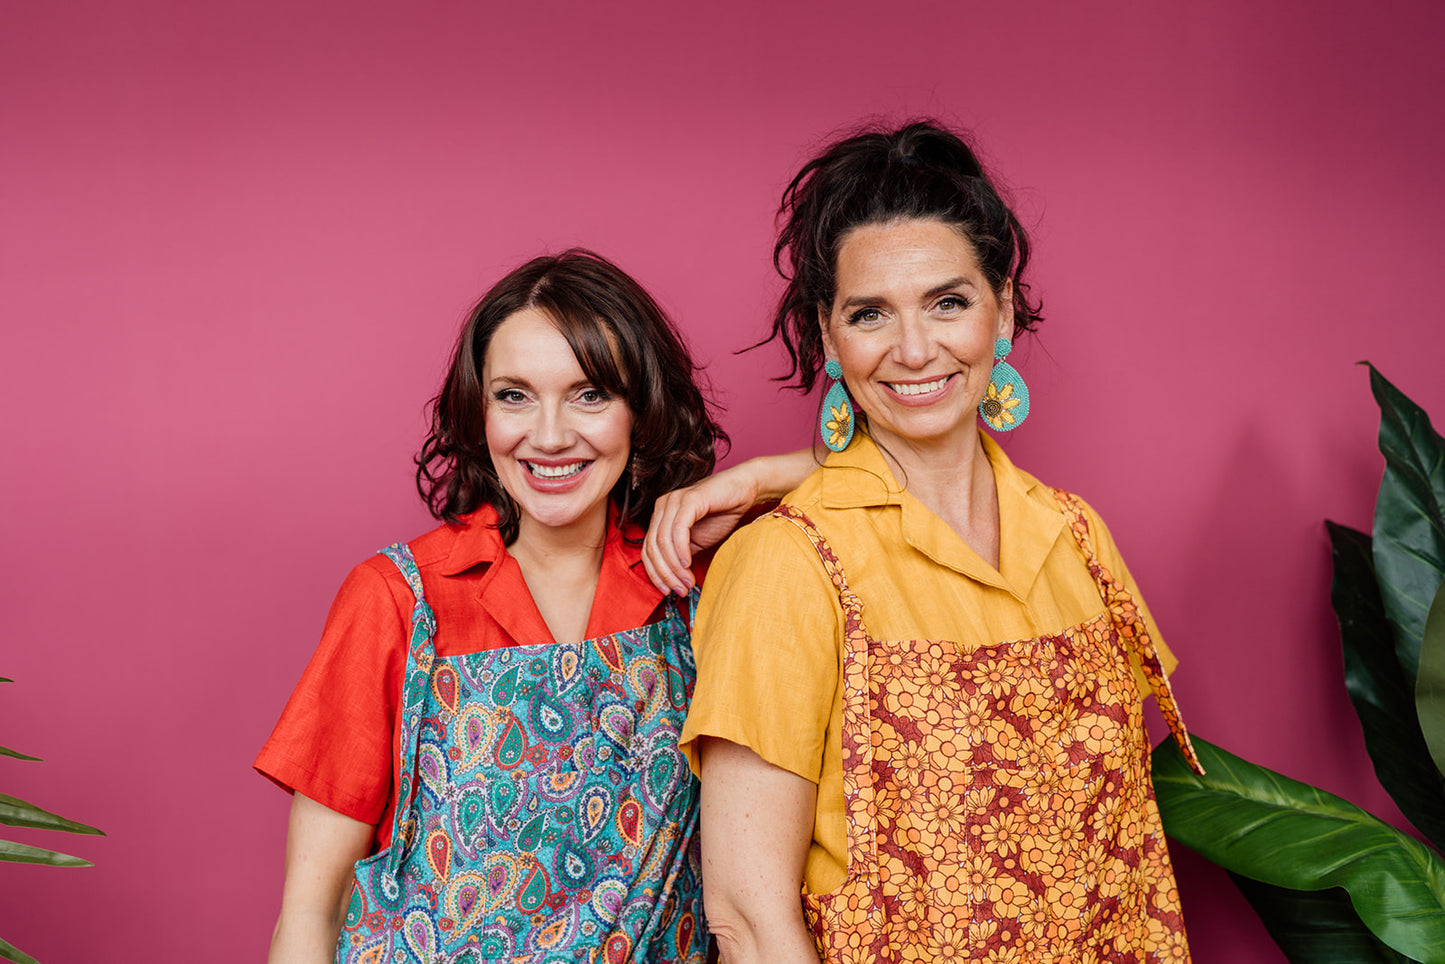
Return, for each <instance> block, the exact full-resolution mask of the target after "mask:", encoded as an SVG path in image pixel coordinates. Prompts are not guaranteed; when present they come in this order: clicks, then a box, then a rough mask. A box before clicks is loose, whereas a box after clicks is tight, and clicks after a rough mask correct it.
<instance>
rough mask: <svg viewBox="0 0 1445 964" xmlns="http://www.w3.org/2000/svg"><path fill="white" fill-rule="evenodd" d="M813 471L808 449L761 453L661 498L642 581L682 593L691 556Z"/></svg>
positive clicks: (687, 586) (687, 587)
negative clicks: (650, 581)
mask: <svg viewBox="0 0 1445 964" xmlns="http://www.w3.org/2000/svg"><path fill="white" fill-rule="evenodd" d="M816 467H817V463H816V462H815V461H814V459H813V453H812V451H811V450H808V449H801V450H799V451H797V452H789V453H787V454H785V455H765V456H761V457H759V458H755V459H749V460H747V461H746V462H742V463H739V464H738V465H735V466H733V467H732V468H728V469H724V470H723V471H721V472H718V473H716V474H714V475H710V476H708V477H707V478H705V479H703V480H702V481H701V482H696V483H694V484H692V485H689V486H686V487H684V488H681V489H674V490H673V491H671V492H669V493H667V494H666V495H664V496H662V498H660V499H658V500H657V505H656V506H655V507H654V508H653V510H652V524H651V525H649V526H648V528H647V538H646V539H645V540H644V541H643V544H642V564H643V566H644V568H646V570H647V576H648V578H649V579H651V580H652V582H653V585H655V586H657V588H658V589H661V590H662V591H663V592H674V593H677V594H678V595H680V596H681V595H686V594H687V592H688V591H689V590H690V589H692V587H693V583H694V579H693V575H692V560H693V556H694V555H695V554H696V553H699V552H702V551H703V550H705V549H711V548H712V547H713V546H716V545H717V544H718V543H720V542H722V541H723V540H724V539H726V538H727V537H728V535H729V534H731V533H732V531H733V530H734V529H736V528H737V526H738V523H739V522H740V521H741V520H742V518H743V516H744V515H746V514H747V512H748V510H749V509H751V508H753V506H755V505H758V504H759V503H763V502H776V501H777V500H778V499H781V498H782V497H783V496H784V495H786V494H787V493H788V492H790V491H792V490H793V489H795V488H797V487H798V485H799V484H800V483H801V482H802V481H803V479H805V478H807V477H808V473H809V472H811V471H812V470H813V469H814V468H816Z"/></svg>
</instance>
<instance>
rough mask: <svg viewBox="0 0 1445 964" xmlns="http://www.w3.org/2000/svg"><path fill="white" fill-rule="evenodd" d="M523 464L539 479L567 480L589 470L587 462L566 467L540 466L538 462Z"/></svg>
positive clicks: (573, 463)
mask: <svg viewBox="0 0 1445 964" xmlns="http://www.w3.org/2000/svg"><path fill="white" fill-rule="evenodd" d="M522 464H523V465H525V466H526V467H527V471H528V472H531V473H532V474H533V475H535V476H536V477H537V478H539V479H565V478H567V477H568V476H572V475H576V474H577V473H578V472H581V471H582V470H583V469H585V468H587V463H586V462H569V463H567V464H566V465H538V464H537V463H536V462H523V463H522Z"/></svg>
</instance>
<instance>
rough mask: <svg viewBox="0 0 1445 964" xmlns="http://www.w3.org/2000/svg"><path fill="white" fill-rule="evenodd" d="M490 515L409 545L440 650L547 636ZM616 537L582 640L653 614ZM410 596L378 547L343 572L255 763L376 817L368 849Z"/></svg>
mask: <svg viewBox="0 0 1445 964" xmlns="http://www.w3.org/2000/svg"><path fill="white" fill-rule="evenodd" d="M495 520H496V512H495V510H493V509H492V508H490V507H487V508H484V509H481V510H479V511H477V512H475V513H473V514H471V515H470V516H466V517H464V518H463V520H462V524H461V525H457V526H453V525H444V526H439V527H438V528H436V529H433V530H432V531H431V532H428V533H426V534H425V535H423V536H421V537H419V538H417V539H414V540H412V541H411V542H410V543H409V545H410V546H411V551H412V554H413V555H414V556H415V557H416V563H417V568H418V569H419V570H420V572H421V581H422V589H423V591H424V592H425V593H426V598H427V601H428V602H430V603H431V605H432V608H433V609H434V610H435V613H436V621H437V629H436V637H435V639H434V644H435V646H436V652H437V655H438V656H457V655H462V654H464V653H474V652H480V651H482V650H488V649H501V648H503V647H507V646H516V645H520V644H537V643H547V642H551V641H552V634H551V631H549V630H548V629H547V624H546V622H544V621H543V619H542V614H541V613H540V612H539V611H538V609H537V605H536V603H535V602H533V601H532V594H531V593H530V592H529V591H528V589H527V583H526V580H525V579H524V578H523V576H522V570H521V568H520V567H519V566H518V565H517V561H516V560H515V559H513V558H512V556H511V555H510V554H509V553H508V552H507V549H506V547H505V546H504V545H503V544H502V539H501V536H500V534H499V533H498V532H497V530H496V529H494V528H492V523H494V522H495ZM627 534H628V535H629V536H631V537H634V538H639V537H640V536H641V532H640V531H629V532H628V533H627ZM622 536H623V533H622V532H621V531H619V530H618V529H617V528H616V527H615V526H614V525H612V524H609V526H608V529H607V541H606V543H605V545H604V547H603V551H602V571H601V574H600V575H599V577H598V580H597V591H596V594H595V595H594V596H593V599H592V611H591V614H590V615H589V616H588V619H587V638H589V639H591V638H595V637H598V636H606V635H609V634H612V633H617V632H621V631H623V630H627V629H634V628H636V627H638V626H643V625H646V624H647V623H649V622H652V621H653V620H654V619H656V618H660V616H661V603H662V598H663V594H662V592H661V591H660V590H658V589H657V588H656V587H654V586H653V585H652V583H651V582H649V581H648V579H647V573H646V570H644V568H643V566H642V547H641V546H640V545H633V544H630V543H629V542H628V541H627V540H626V539H624V538H623V537H622ZM414 604H415V601H414V599H413V597H412V594H411V589H410V588H409V587H408V586H407V584H406V579H405V578H404V577H403V576H402V574H401V571H400V570H399V569H397V568H396V566H395V565H394V564H393V563H392V562H391V560H390V559H387V558H386V557H385V556H382V555H375V556H372V557H371V558H370V559H368V560H366V561H365V562H363V563H361V564H360V565H359V566H357V567H356V568H355V569H353V570H351V574H350V575H349V576H347V578H346V581H345V582H344V583H343V584H342V586H341V590H340V591H339V592H338V593H337V595H336V601H335V602H334V603H332V605H331V614H330V615H329V616H328V617H327V620H326V627H325V629H324V630H323V631H322V633H321V643H320V645H319V646H317V648H316V653H315V655H314V656H312V657H311V662H310V664H309V665H308V666H307V667H306V670H305V672H304V673H302V675H301V681H300V682H299V683H297V684H296V689H295V691H294V692H292V694H291V699H290V700H289V701H288V702H287V703H286V708H285V710H283V711H282V713H281V719H280V721H279V722H278V723H277V724H276V728H275V730H274V731H273V732H272V733H271V738H270V739H269V740H267V741H266V745H265V746H264V747H262V749H261V753H260V755H259V756H257V757H256V762H255V764H254V765H255V768H256V769H257V770H259V771H260V772H261V773H262V774H264V775H265V776H267V777H270V778H271V779H272V780H274V781H275V782H276V783H278V784H280V785H281V786H282V787H284V788H286V789H288V790H294V791H298V792H300V793H303V794H305V795H306V796H308V797H311V798H312V799H313V800H316V801H318V802H319V803H321V804H323V805H325V806H327V807H330V808H331V809H332V810H335V811H337V812H338V813H342V814H345V815H346V816H348V817H351V818H353V819H356V820H360V821H362V822H363V823H369V824H372V825H373V826H375V827H376V836H375V837H374V838H373V842H372V850H373V852H375V851H376V850H379V849H380V848H382V847H385V846H386V845H387V844H388V843H389V842H390V839H391V823H392V813H393V811H394V809H395V807H396V801H395V791H394V787H395V786H396V781H397V780H398V779H399V776H400V775H399V774H398V773H397V772H396V758H397V749H398V742H399V740H400V702H401V689H402V671H403V669H404V667H405V666H406V655H407V641H408V638H409V636H410V633H411V611H412V607H413V606H414Z"/></svg>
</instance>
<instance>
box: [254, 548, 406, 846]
mask: <svg viewBox="0 0 1445 964" xmlns="http://www.w3.org/2000/svg"><path fill="white" fill-rule="evenodd" d="M399 579H400V577H399V576H398V580H399ZM401 589H402V590H405V583H404V582H402V583H401ZM409 598H410V593H409V592H408V593H407V599H405V600H399V599H398V598H397V592H396V589H395V587H392V586H391V585H389V582H388V580H387V578H386V576H384V575H383V571H379V570H378V568H377V567H376V564H375V562H374V561H373V562H368V563H363V564H361V565H359V566H357V567H356V568H355V569H353V570H352V571H351V574H350V575H349V576H348V577H347V579H346V582H345V583H343V584H342V586H341V589H340V591H339V592H338V593H337V595H336V601H335V602H334V603H332V606H331V613H330V615H329V616H327V619H326V627H325V629H324V630H323V631H322V634H321V642H320V644H319V645H318V646H317V648H316V653H315V655H313V656H312V657H311V662H310V663H309V664H308V665H307V667H306V670H305V672H303V673H302V674H301V681H300V682H299V683H297V684H296V689H295V690H294V691H293V692H292V694H291V698H290V700H288V701H287V703H286V708H285V709H284V710H283V711H282V713H281V719H280V720H279V721H278V722H277V724H276V728H275V729H274V730H273V731H272V733H271V738H270V739H269V740H267V741H266V745H265V746H264V747H262V749H261V753H260V755H259V756H257V758H256V762H255V764H254V765H255V768H256V769H257V770H258V771H260V772H261V773H262V774H264V775H265V776H267V777H270V778H271V779H272V780H274V781H275V782H276V783H278V784H280V785H281V786H282V787H285V788H286V789H288V790H294V791H298V792H300V793H303V794H305V795H306V796H308V797H311V798H312V799H313V800H316V801H317V802H318V803H321V804H323V805H324V806H326V807H329V808H330V809H332V810H335V811H337V812H338V813H342V814H345V815H346V816H348V817H351V818H352V819H355V820H360V821H363V822H365V823H369V824H372V825H376V824H377V823H378V822H379V821H380V820H381V818H382V816H383V814H384V813H385V812H386V810H387V808H388V805H389V804H390V802H391V781H392V768H393V766H392V763H393V761H392V758H393V754H394V750H393V747H394V729H395V720H396V715H397V703H398V700H399V695H400V692H401V676H402V673H403V672H404V671H405V668H406V634H407V624H408V622H409V620H410V615H411V614H410V606H409V604H408V602H409Z"/></svg>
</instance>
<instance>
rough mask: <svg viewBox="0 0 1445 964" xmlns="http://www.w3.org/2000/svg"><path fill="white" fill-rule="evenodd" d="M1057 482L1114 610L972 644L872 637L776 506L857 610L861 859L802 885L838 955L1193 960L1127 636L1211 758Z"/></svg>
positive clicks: (808, 526) (848, 745) (823, 941)
mask: <svg viewBox="0 0 1445 964" xmlns="http://www.w3.org/2000/svg"><path fill="white" fill-rule="evenodd" d="M1054 494H1055V496H1056V497H1057V499H1058V501H1059V503H1060V505H1061V507H1062V509H1063V512H1064V515H1065V517H1066V518H1067V520H1068V522H1069V527H1070V533H1071V535H1072V536H1073V538H1074V541H1075V542H1076V543H1077V544H1078V547H1079V550H1080V552H1081V553H1082V555H1083V559H1084V561H1085V563H1086V564H1087V565H1088V568H1089V572H1090V574H1091V575H1092V576H1093V578H1094V581H1095V583H1096V584H1097V585H1098V588H1099V593H1100V596H1101V597H1102V599H1103V603H1104V611H1103V612H1101V613H1100V614H1099V615H1098V616H1095V617H1094V618H1092V619H1090V620H1087V621H1086V622H1083V623H1081V624H1079V625H1077V626H1074V627H1071V628H1069V629H1066V630H1064V631H1063V632H1062V633H1059V634H1057V635H1052V636H1041V637H1038V638H1036V639H1022V640H1015V641H1012V642H1002V643H998V644H995V645H991V646H984V647H980V648H978V649H976V650H974V651H973V652H967V653H965V652H960V651H959V648H958V647H957V645H956V644H954V643H951V642H948V641H944V640H907V641H901V642H894V641H883V640H876V639H872V638H870V637H869V636H868V634H867V630H866V629H865V628H864V624H863V604H862V601H861V600H860V599H859V598H858V597H857V596H856V595H855V594H854V593H853V592H852V590H850V589H849V588H848V584H847V580H846V579H845V578H844V574H843V568H842V565H841V564H840V563H839V561H838V558H837V557H836V556H835V555H834V554H833V551H832V549H831V548H830V547H829V546H828V543H827V542H826V541H825V540H824V539H823V537H822V535H821V534H820V533H819V532H818V530H817V529H816V528H815V527H814V526H813V523H812V522H811V521H810V520H809V519H808V518H807V516H805V515H803V514H802V513H801V512H799V511H798V510H796V509H794V508H793V507H791V506H787V505H784V506H780V507H779V508H778V509H777V510H775V514H777V515H779V516H781V517H782V518H785V519H788V520H789V521H791V522H793V523H794V524H796V525H797V526H798V527H799V528H800V529H802V530H803V532H804V533H806V534H807V536H808V539H809V540H810V541H811V542H812V543H813V545H814V547H815V548H816V549H817V551H818V554H819V555H820V556H821V557H822V559H823V565H824V567H825V568H826V569H827V571H828V575H829V576H830V578H831V579H832V581H833V585H834V587H835V588H836V589H837V591H838V596H839V600H840V601H841V603H842V607H843V612H844V615H845V626H844V653H843V730H842V745H843V795H844V801H845V820H846V825H847V833H848V868H847V877H846V878H845V880H844V882H843V884H842V886H841V887H839V888H838V889H837V890H835V891H833V892H832V893H827V894H811V893H806V892H805V893H804V894H803V910H804V916H805V917H806V919H807V922H808V925H809V927H810V929H811V930H812V933H813V938H814V941H815V942H816V944H817V946H818V951H819V954H820V955H821V956H822V958H823V960H824V961H829V962H839V964H845V962H846V964H851V962H860V964H861V962H880V964H881V962H903V961H936V962H941V964H943V962H954V961H999V962H1002V961H1017V962H1030V964H1032V962H1046V964H1065V962H1067V964H1084V962H1104V961H1109V962H1115V961H1131V962H1132V961H1137V962H1150V964H1153V962H1164V961H1173V962H1187V961H1188V960H1189V948H1188V944H1187V942H1186V940H1185V935H1184V921H1183V918H1182V917H1181V916H1180V912H1179V895H1178V892H1177V890H1176V889H1175V885H1174V872H1173V869H1172V867H1171V865H1170V863H1169V854H1168V852H1167V851H1166V850H1165V846H1164V834H1163V831H1162V830H1161V828H1160V824H1159V810H1158V807H1157V806H1156V805H1155V803H1154V789H1153V785H1152V783H1151V782H1150V778H1149V745H1148V742H1147V740H1146V734H1145V730H1144V719H1143V702H1142V700H1141V699H1140V696H1139V693H1138V692H1137V689H1136V687H1135V683H1134V678H1133V673H1132V672H1131V668H1130V661H1129V653H1131V652H1132V653H1134V654H1135V655H1136V657H1137V658H1138V661H1139V663H1140V664H1141V665H1142V667H1143V670H1144V674H1145V676H1146V677H1147V679H1148V680H1149V683H1150V687H1151V689H1152V690H1153V692H1154V694H1155V696H1156V697H1157V699H1158V703H1159V707H1160V709H1161V710H1162V711H1163V714H1164V716H1165V718H1166V719H1167V720H1168V722H1169V726H1170V729H1171V730H1172V732H1173V734H1174V738H1175V739H1176V740H1177V741H1178V742H1179V744H1180V746H1181V747H1182V748H1183V750H1184V753H1185V757H1186V759H1187V760H1188V761H1189V762H1190V765H1191V766H1193V767H1194V768H1195V769H1196V770H1198V771H1199V772H1201V773H1202V772H1203V770H1202V768H1201V767H1200V766H1199V761H1198V758H1197V757H1196V756H1195V755H1194V750H1193V748H1192V747H1191V746H1190V743H1189V736H1188V734H1187V733H1186V732H1185V730H1184V727H1183V725H1182V724H1181V722H1180V720H1179V715H1178V712H1177V710H1176V709H1175V705H1174V698H1173V695H1172V693H1171V691H1170V688H1169V683H1168V680H1167V679H1166V677H1165V675H1164V670H1163V668H1162V667H1161V666H1160V664H1159V658H1158V655H1157V653H1156V652H1155V649H1154V645H1153V642H1152V641H1151V640H1150V638H1149V634H1148V631H1147V629H1146V628H1145V624H1144V621H1143V619H1142V618H1140V616H1139V612H1138V609H1137V608H1136V607H1135V605H1134V602H1133V600H1132V598H1131V597H1130V595H1129V593H1128V592H1127V590H1126V589H1125V588H1124V586H1123V585H1122V584H1121V583H1119V582H1118V581H1116V580H1115V579H1114V578H1113V577H1112V576H1111V575H1110V574H1109V573H1108V572H1107V571H1106V570H1105V569H1104V568H1103V567H1102V566H1101V565H1100V564H1099V561H1098V558H1097V557H1096V555H1095V553H1094V550H1093V547H1092V544H1091V542H1090V538H1089V528H1088V521H1087V517H1086V516H1085V514H1084V511H1083V507H1082V505H1081V504H1080V503H1079V502H1077V501H1076V500H1075V499H1074V498H1073V497H1072V496H1070V495H1068V494H1067V493H1064V492H1058V491H1055V493H1054Z"/></svg>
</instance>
